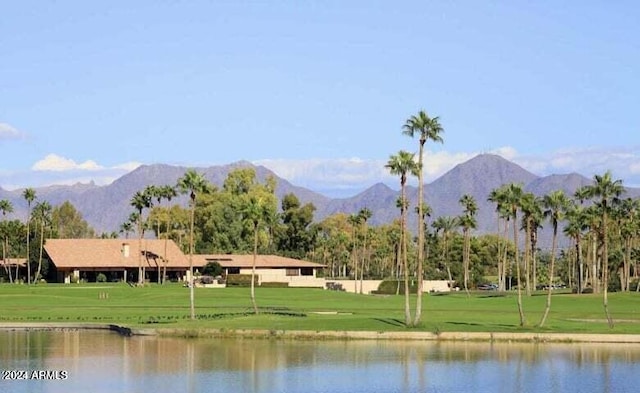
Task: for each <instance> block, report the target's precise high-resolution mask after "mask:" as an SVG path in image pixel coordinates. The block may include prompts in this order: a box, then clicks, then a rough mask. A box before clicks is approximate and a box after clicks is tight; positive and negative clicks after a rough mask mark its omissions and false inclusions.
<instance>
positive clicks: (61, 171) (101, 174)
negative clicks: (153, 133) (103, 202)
mask: <svg viewBox="0 0 640 393" xmlns="http://www.w3.org/2000/svg"><path fill="white" fill-rule="evenodd" d="M140 165H142V164H141V163H139V162H126V163H122V164H117V165H114V166H111V167H108V166H104V165H100V164H98V163H97V162H96V161H94V160H86V161H84V162H81V163H78V162H76V161H74V160H72V159H69V158H66V157H62V156H59V155H57V154H49V155H47V156H46V157H44V158H43V159H41V160H39V161H37V162H36V163H34V164H33V165H32V166H31V168H30V170H26V171H17V172H16V171H0V187H2V188H3V189H5V190H14V189H19V188H24V187H45V186H51V185H73V184H77V183H83V184H88V183H94V184H96V185H100V186H102V185H107V184H110V183H112V182H113V181H114V180H116V179H118V178H120V177H121V176H123V175H125V174H127V173H129V172H131V171H133V170H134V169H136V168H138V167H139V166H140Z"/></svg>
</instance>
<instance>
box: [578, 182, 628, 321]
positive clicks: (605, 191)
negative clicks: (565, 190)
mask: <svg viewBox="0 0 640 393" xmlns="http://www.w3.org/2000/svg"><path fill="white" fill-rule="evenodd" d="M586 187H587V188H586V190H587V195H588V196H589V197H590V198H593V199H594V200H595V206H596V207H597V209H598V212H599V213H600V217H601V221H600V239H601V243H602V247H601V258H602V282H603V287H602V291H603V293H602V304H603V306H604V312H605V314H606V316H607V321H608V323H609V327H610V328H613V319H612V318H611V314H610V313H609V300H608V285H609V240H608V238H609V232H608V223H609V214H610V211H611V205H612V203H613V200H614V199H616V198H618V197H619V196H620V195H621V194H622V193H623V192H624V187H623V186H622V180H613V177H612V175H611V172H610V171H607V172H606V173H605V174H604V175H595V176H594V178H593V184H592V185H589V186H586Z"/></svg>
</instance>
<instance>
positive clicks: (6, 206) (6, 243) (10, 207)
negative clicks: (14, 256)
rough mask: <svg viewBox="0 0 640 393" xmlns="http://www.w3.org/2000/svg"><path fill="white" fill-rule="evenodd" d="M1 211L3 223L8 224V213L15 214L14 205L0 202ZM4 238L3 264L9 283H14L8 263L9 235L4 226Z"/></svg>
mask: <svg viewBox="0 0 640 393" xmlns="http://www.w3.org/2000/svg"><path fill="white" fill-rule="evenodd" d="M0 211H1V212H2V221H3V224H6V221H7V213H12V212H13V205H12V204H11V202H10V201H9V200H8V199H2V200H0ZM3 235H4V236H3V237H2V264H3V265H4V269H5V271H6V272H7V276H9V282H13V280H12V278H11V270H10V269H9V264H8V263H7V248H8V247H9V233H8V231H7V229H6V225H3Z"/></svg>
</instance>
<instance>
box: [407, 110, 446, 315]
mask: <svg viewBox="0 0 640 393" xmlns="http://www.w3.org/2000/svg"><path fill="white" fill-rule="evenodd" d="M443 132H444V129H443V128H442V126H441V125H440V119H439V117H438V116H436V117H433V118H431V117H429V115H427V113H426V112H425V111H422V110H421V111H419V112H418V114H417V115H414V116H411V117H410V118H409V119H408V120H407V121H406V122H405V124H404V126H403V127H402V133H403V134H405V135H408V136H410V137H411V138H413V137H414V136H415V134H418V141H419V147H420V150H419V153H418V165H417V172H418V217H422V216H423V212H422V202H423V201H424V179H423V156H424V145H425V143H426V142H427V140H431V141H433V142H439V143H442V136H441V134H442V133H443ZM418 221H419V223H418V263H417V265H418V272H417V276H418V297H417V298H416V317H415V320H414V325H418V324H419V323H420V319H421V317H422V276H423V274H422V264H423V263H424V261H423V259H424V224H423V220H421V219H420V220H418Z"/></svg>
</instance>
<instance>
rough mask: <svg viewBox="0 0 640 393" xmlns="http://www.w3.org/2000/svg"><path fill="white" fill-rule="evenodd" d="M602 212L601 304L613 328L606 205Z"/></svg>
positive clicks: (610, 326)
mask: <svg viewBox="0 0 640 393" xmlns="http://www.w3.org/2000/svg"><path fill="white" fill-rule="evenodd" d="M603 209H604V214H603V216H602V226H603V231H602V234H603V239H602V281H603V285H602V305H603V306H604V313H605V315H606V316H607V322H608V324H609V329H613V319H612V318H611V314H610V313H609V296H608V292H609V291H608V287H609V241H608V236H607V212H606V205H605V206H603Z"/></svg>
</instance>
